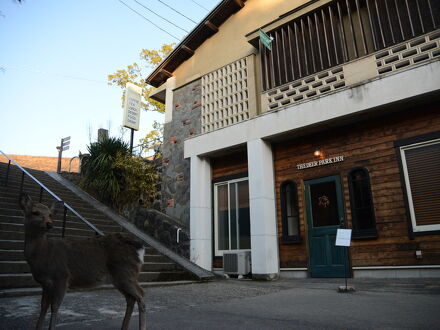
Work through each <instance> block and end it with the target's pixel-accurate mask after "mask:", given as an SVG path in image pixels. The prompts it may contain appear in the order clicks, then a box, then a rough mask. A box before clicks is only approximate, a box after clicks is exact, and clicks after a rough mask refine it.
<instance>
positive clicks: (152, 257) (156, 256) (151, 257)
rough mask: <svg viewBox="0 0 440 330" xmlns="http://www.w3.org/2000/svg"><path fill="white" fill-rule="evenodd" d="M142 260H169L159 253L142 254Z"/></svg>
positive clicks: (151, 261)
mask: <svg viewBox="0 0 440 330" xmlns="http://www.w3.org/2000/svg"><path fill="white" fill-rule="evenodd" d="M144 262H147V263H153V262H154V263H166V262H170V260H169V259H168V258H167V257H165V256H163V255H161V254H145V256H144Z"/></svg>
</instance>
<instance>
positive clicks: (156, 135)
mask: <svg viewBox="0 0 440 330" xmlns="http://www.w3.org/2000/svg"><path fill="white" fill-rule="evenodd" d="M162 141H163V124H161V123H159V122H157V121H154V123H153V129H152V130H151V131H150V132H149V133H148V134H147V135H146V136H145V138H143V139H141V140H140V142H141V146H142V149H143V150H147V151H153V159H156V158H159V157H162V153H161V151H160V147H161V146H162Z"/></svg>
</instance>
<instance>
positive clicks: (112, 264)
mask: <svg viewBox="0 0 440 330" xmlns="http://www.w3.org/2000/svg"><path fill="white" fill-rule="evenodd" d="M57 204H61V205H62V202H55V203H54V204H53V205H52V207H51V208H48V207H47V206H45V205H43V204H40V203H34V202H33V201H32V199H31V198H30V197H29V196H28V195H27V194H22V195H21V196H20V206H21V208H22V209H23V211H24V220H25V221H24V222H25V247H24V254H25V257H26V260H27V262H28V264H29V266H30V268H31V272H32V275H33V277H34V279H35V280H36V281H37V282H38V283H40V284H41V287H42V288H43V294H42V297H41V311H40V317H39V318H38V322H37V327H36V328H37V329H41V328H42V326H43V322H44V317H45V316H46V312H47V310H48V308H49V305H50V306H51V317H50V324H49V329H55V323H56V319H57V313H58V308H59V307H60V305H61V303H62V301H63V298H64V295H65V293H66V290H67V288H68V287H69V288H84V287H86V288H87V287H93V286H96V285H97V284H100V283H103V282H105V280H106V279H109V280H110V281H111V282H112V283H113V285H114V286H115V287H116V288H117V289H118V290H119V291H120V292H121V293H122V294H123V295H124V296H125V299H126V301H127V308H126V311H125V317H124V321H123V323H122V329H128V325H129V322H130V318H131V314H132V312H133V307H134V304H135V302H137V305H138V308H139V328H140V329H142V330H145V329H146V315H145V304H144V302H143V300H142V298H143V295H144V292H143V290H142V288H141V287H140V286H139V284H138V280H137V278H138V275H139V272H140V269H141V266H142V263H143V257H144V246H143V245H142V244H141V243H140V242H138V241H135V240H133V239H131V238H130V237H128V236H126V235H122V234H119V233H118V234H113V235H107V236H102V237H96V238H88V239H84V240H75V241H66V240H60V239H48V237H47V233H48V231H49V230H50V229H51V228H52V226H53V225H52V216H53V215H54V214H55V210H56V208H57Z"/></svg>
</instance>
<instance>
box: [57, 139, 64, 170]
mask: <svg viewBox="0 0 440 330" xmlns="http://www.w3.org/2000/svg"><path fill="white" fill-rule="evenodd" d="M57 149H58V165H57V173H61V159H62V158H61V157H62V155H63V139H61V143H60V146H59V147H57Z"/></svg>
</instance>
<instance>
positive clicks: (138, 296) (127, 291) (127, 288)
mask: <svg viewBox="0 0 440 330" xmlns="http://www.w3.org/2000/svg"><path fill="white" fill-rule="evenodd" d="M112 278H113V284H114V285H115V287H116V288H117V289H118V290H119V291H120V292H121V293H122V294H123V295H124V296H125V299H126V300H127V309H126V311H125V317H124V321H123V322H122V329H123V330H126V329H128V325H129V322H130V318H131V314H132V313H133V306H134V303H135V302H137V305H138V308H139V329H141V330H146V329H147V325H146V315H145V304H144V301H143V297H144V291H143V290H142V288H141V287H140V286H139V284H138V283H137V281H136V280H129V279H128V278H127V277H125V278H122V277H120V276H116V274H113V277H112Z"/></svg>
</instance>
